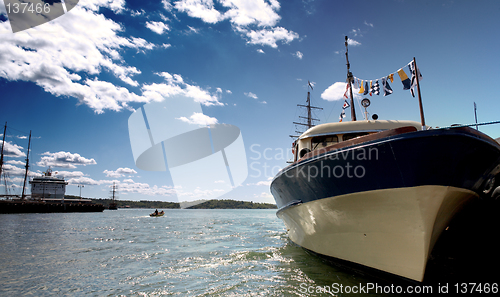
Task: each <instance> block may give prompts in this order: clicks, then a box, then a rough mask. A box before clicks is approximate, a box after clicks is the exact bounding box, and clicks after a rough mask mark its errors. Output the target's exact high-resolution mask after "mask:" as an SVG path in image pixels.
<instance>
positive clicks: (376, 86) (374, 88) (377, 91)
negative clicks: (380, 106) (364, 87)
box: [372, 80, 380, 95]
mask: <svg viewBox="0 0 500 297" xmlns="http://www.w3.org/2000/svg"><path fill="white" fill-rule="evenodd" d="M372 93H373V94H375V95H380V85H379V84H378V80H376V81H375V84H374V85H373V86H372Z"/></svg>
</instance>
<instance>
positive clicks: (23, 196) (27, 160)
mask: <svg viewBox="0 0 500 297" xmlns="http://www.w3.org/2000/svg"><path fill="white" fill-rule="evenodd" d="M30 144H31V130H30V137H29V140H28V153H27V154H26V166H25V167H26V170H25V171H24V183H23V192H22V194H21V199H23V200H24V199H25V198H26V197H25V195H24V190H25V189H26V179H27V178H28V168H29V162H30V161H29V159H30Z"/></svg>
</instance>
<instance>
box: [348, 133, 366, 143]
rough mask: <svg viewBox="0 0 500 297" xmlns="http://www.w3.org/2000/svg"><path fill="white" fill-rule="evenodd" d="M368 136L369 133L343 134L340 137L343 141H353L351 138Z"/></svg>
mask: <svg viewBox="0 0 500 297" xmlns="http://www.w3.org/2000/svg"><path fill="white" fill-rule="evenodd" d="M368 134H369V133H367V132H362V133H351V134H344V136H343V137H342V139H343V140H344V141H346V140H350V139H353V138H356V137H360V136H365V135H368Z"/></svg>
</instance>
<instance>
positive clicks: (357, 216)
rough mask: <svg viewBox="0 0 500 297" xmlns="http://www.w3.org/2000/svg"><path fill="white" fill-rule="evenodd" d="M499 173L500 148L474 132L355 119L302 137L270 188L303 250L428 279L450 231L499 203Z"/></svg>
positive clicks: (327, 125)
mask: <svg viewBox="0 0 500 297" xmlns="http://www.w3.org/2000/svg"><path fill="white" fill-rule="evenodd" d="M419 99H420V100H421V98H419ZM351 102H352V96H351ZM351 105H353V104H351ZM422 119H423V117H422ZM423 128H424V129H423ZM499 172H500V144H499V143H498V142H497V141H495V140H494V139H492V138H490V137H489V136H487V135H485V134H483V133H481V132H479V131H477V130H475V129H472V128H470V127H448V128H440V129H430V128H426V126H425V124H424V123H423V121H422V123H419V122H413V121H389V120H368V119H365V120H362V121H356V119H355V115H354V116H353V120H352V121H350V122H339V123H325V124H321V125H317V126H312V127H310V128H309V129H308V130H307V131H305V132H304V133H303V134H301V135H300V136H299V137H298V139H297V140H296V141H295V142H294V159H293V162H292V164H290V165H289V166H287V167H286V168H284V169H283V170H281V171H280V172H279V173H278V174H277V175H276V176H275V177H274V179H273V181H272V182H271V186H270V187H271V193H272V195H273V196H274V199H275V201H276V204H277V206H278V211H277V216H278V217H279V218H280V219H282V220H283V221H284V223H285V225H286V227H287V230H288V236H289V238H290V240H292V241H293V242H294V243H296V244H298V245H299V246H302V247H304V248H306V249H307V250H310V251H312V252H314V253H316V254H319V255H323V256H327V257H331V258H334V259H340V260H341V261H340V262H342V264H345V263H347V264H348V265H349V264H353V265H354V266H356V267H358V266H359V265H361V267H369V268H372V269H375V271H383V272H385V273H389V274H392V275H397V276H399V277H403V278H406V279H411V280H416V281H423V279H424V274H425V269H426V265H427V261H428V258H429V255H430V253H431V251H432V249H433V247H434V245H435V244H436V242H437V240H438V239H439V237H440V235H441V234H442V232H443V231H444V230H445V229H446V228H447V227H448V225H449V224H450V222H451V221H452V219H453V218H454V217H455V216H456V215H457V214H458V213H459V212H460V211H461V210H463V209H464V208H466V207H467V205H468V203H469V202H472V201H474V200H479V199H492V197H491V196H492V195H494V193H495V192H498V191H499V190H494V189H495V188H497V187H498V185H499V180H500V176H499ZM495 176H496V177H497V178H496V179H495ZM495 180H496V182H495ZM498 189H500V188H498ZM372 269H368V270H370V271H371V270H372Z"/></svg>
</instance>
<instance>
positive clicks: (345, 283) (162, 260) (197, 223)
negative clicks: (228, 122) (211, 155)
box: [0, 209, 439, 296]
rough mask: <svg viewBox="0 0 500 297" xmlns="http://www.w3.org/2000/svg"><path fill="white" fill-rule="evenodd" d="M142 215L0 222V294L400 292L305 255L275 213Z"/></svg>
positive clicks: (11, 217) (24, 217)
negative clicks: (290, 238)
mask: <svg viewBox="0 0 500 297" xmlns="http://www.w3.org/2000/svg"><path fill="white" fill-rule="evenodd" d="M152 211H153V210H148V209H119V210H116V211H110V210H105V211H104V212H102V213H50V214H4V215H0V267H1V269H0V295H1V296H26V295H32V296H61V295H66V296H330V295H331V296H333V295H337V296H360V294H361V295H362V296H375V295H377V296H380V295H384V296H386V295H387V293H388V294H389V295H391V294H393V293H401V292H403V293H404V292H405V291H404V290H407V289H408V287H407V286H402V287H399V288H398V287H394V285H390V284H387V283H378V282H377V281H376V280H373V279H370V278H367V277H364V276H361V275H359V274H357V273H354V272H352V271H346V270H342V269H340V268H335V267H334V266H332V265H329V263H326V262H324V260H323V259H321V258H318V257H317V256H315V255H312V254H309V253H307V252H306V251H305V250H304V249H302V248H300V247H298V246H296V245H295V244H293V243H292V242H291V241H290V240H289V239H288V235H287V233H286V229H285V226H284V224H283V222H282V221H281V220H279V219H278V218H277V217H276V210H187V209H170V210H165V215H164V216H163V217H150V216H149V214H150V213H151V212H152ZM375 286H377V287H375ZM391 286H392V289H391ZM416 288H417V290H424V289H425V287H424V286H420V287H418V286H416ZM399 289H400V290H403V291H401V292H398V291H396V290H399ZM430 289H431V290H433V291H432V292H433V293H437V292H438V289H439V288H438V287H437V286H434V287H430ZM427 292H428V291H427ZM396 295H397V294H396Z"/></svg>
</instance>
